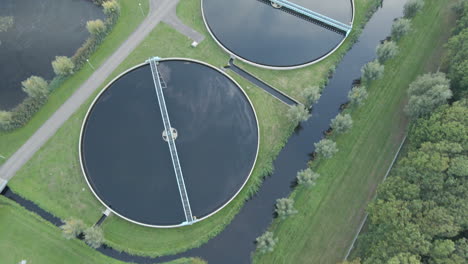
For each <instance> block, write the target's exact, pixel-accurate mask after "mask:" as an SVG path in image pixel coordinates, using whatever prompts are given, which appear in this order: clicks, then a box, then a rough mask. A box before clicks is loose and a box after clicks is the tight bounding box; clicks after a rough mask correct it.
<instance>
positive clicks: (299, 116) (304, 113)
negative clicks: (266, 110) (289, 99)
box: [288, 104, 310, 123]
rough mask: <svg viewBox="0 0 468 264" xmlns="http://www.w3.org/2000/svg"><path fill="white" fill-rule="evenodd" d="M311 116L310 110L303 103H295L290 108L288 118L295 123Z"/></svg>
mask: <svg viewBox="0 0 468 264" xmlns="http://www.w3.org/2000/svg"><path fill="white" fill-rule="evenodd" d="M309 117H310V113H309V111H308V110H307V109H306V108H305V107H304V106H303V105H301V104H298V105H293V106H291V107H290V108H289V110H288V118H289V119H291V120H292V121H293V122H294V123H298V122H302V121H306V120H307V119H309Z"/></svg>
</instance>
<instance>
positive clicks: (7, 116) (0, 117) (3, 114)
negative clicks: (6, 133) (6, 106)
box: [0, 110, 13, 130]
mask: <svg viewBox="0 0 468 264" xmlns="http://www.w3.org/2000/svg"><path fill="white" fill-rule="evenodd" d="M12 116H13V113H12V112H9V111H1V110H0V130H8V128H9V125H10V123H11V121H12Z"/></svg>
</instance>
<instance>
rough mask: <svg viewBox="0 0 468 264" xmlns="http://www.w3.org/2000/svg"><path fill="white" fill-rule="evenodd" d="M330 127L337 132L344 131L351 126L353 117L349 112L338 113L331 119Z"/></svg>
mask: <svg viewBox="0 0 468 264" xmlns="http://www.w3.org/2000/svg"><path fill="white" fill-rule="evenodd" d="M331 127H332V128H333V131H335V132H337V133H340V134H341V133H345V132H346V131H348V130H349V129H350V128H351V127H353V119H352V118H351V115H349V114H338V115H337V116H336V117H335V118H333V119H332V121H331Z"/></svg>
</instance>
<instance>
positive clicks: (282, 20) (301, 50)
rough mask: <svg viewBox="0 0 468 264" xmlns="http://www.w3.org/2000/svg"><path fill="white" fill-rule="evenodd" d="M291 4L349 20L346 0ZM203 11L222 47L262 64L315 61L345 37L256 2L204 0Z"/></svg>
mask: <svg viewBox="0 0 468 264" xmlns="http://www.w3.org/2000/svg"><path fill="white" fill-rule="evenodd" d="M267 2H268V1H267ZM293 2H295V3H297V4H300V5H302V6H304V7H306V8H309V9H310V10H313V11H316V12H319V13H321V14H324V15H327V16H329V17H331V18H333V19H336V20H338V21H340V22H343V23H349V22H350V21H351V20H352V16H353V12H352V2H351V1H350V0H327V1H310V0H295V1H293ZM203 11H204V15H205V19H206V22H207V24H208V27H209V30H210V31H211V32H212V33H213V35H214V36H215V38H216V39H217V41H218V42H220V43H221V44H222V45H223V46H224V47H225V48H226V49H228V50H229V51H230V52H231V53H234V54H236V55H237V56H239V57H241V58H243V59H245V60H248V61H251V62H254V63H257V64H261V65H266V66H274V67H291V66H297V65H302V64H306V63H309V62H312V61H315V60H317V59H319V58H321V57H323V56H325V55H326V54H328V53H329V52H330V51H332V50H333V49H334V48H335V47H336V46H337V45H339V44H340V43H341V41H342V40H343V38H344V37H345V36H344V35H342V34H339V33H337V32H334V31H331V30H329V29H326V28H324V27H322V26H320V25H317V24H314V23H311V22H309V21H306V20H304V19H302V18H300V17H297V16H294V15H292V14H289V13H287V12H284V11H282V10H279V9H275V8H273V7H272V6H271V5H270V4H268V3H265V2H263V1H259V0H236V1H230V0H203Z"/></svg>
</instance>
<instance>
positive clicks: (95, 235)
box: [84, 226, 104, 248]
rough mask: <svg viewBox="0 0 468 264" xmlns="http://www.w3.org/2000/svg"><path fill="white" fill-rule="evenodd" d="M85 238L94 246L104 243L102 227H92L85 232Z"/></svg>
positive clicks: (87, 242)
mask: <svg viewBox="0 0 468 264" xmlns="http://www.w3.org/2000/svg"><path fill="white" fill-rule="evenodd" d="M84 235H85V237H84V240H85V242H86V244H88V245H89V246H90V247H92V248H98V247H100V246H101V245H102V244H103V243H104V234H103V232H102V229H101V228H100V227H97V226H93V227H90V228H88V229H86V230H85V232H84Z"/></svg>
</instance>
